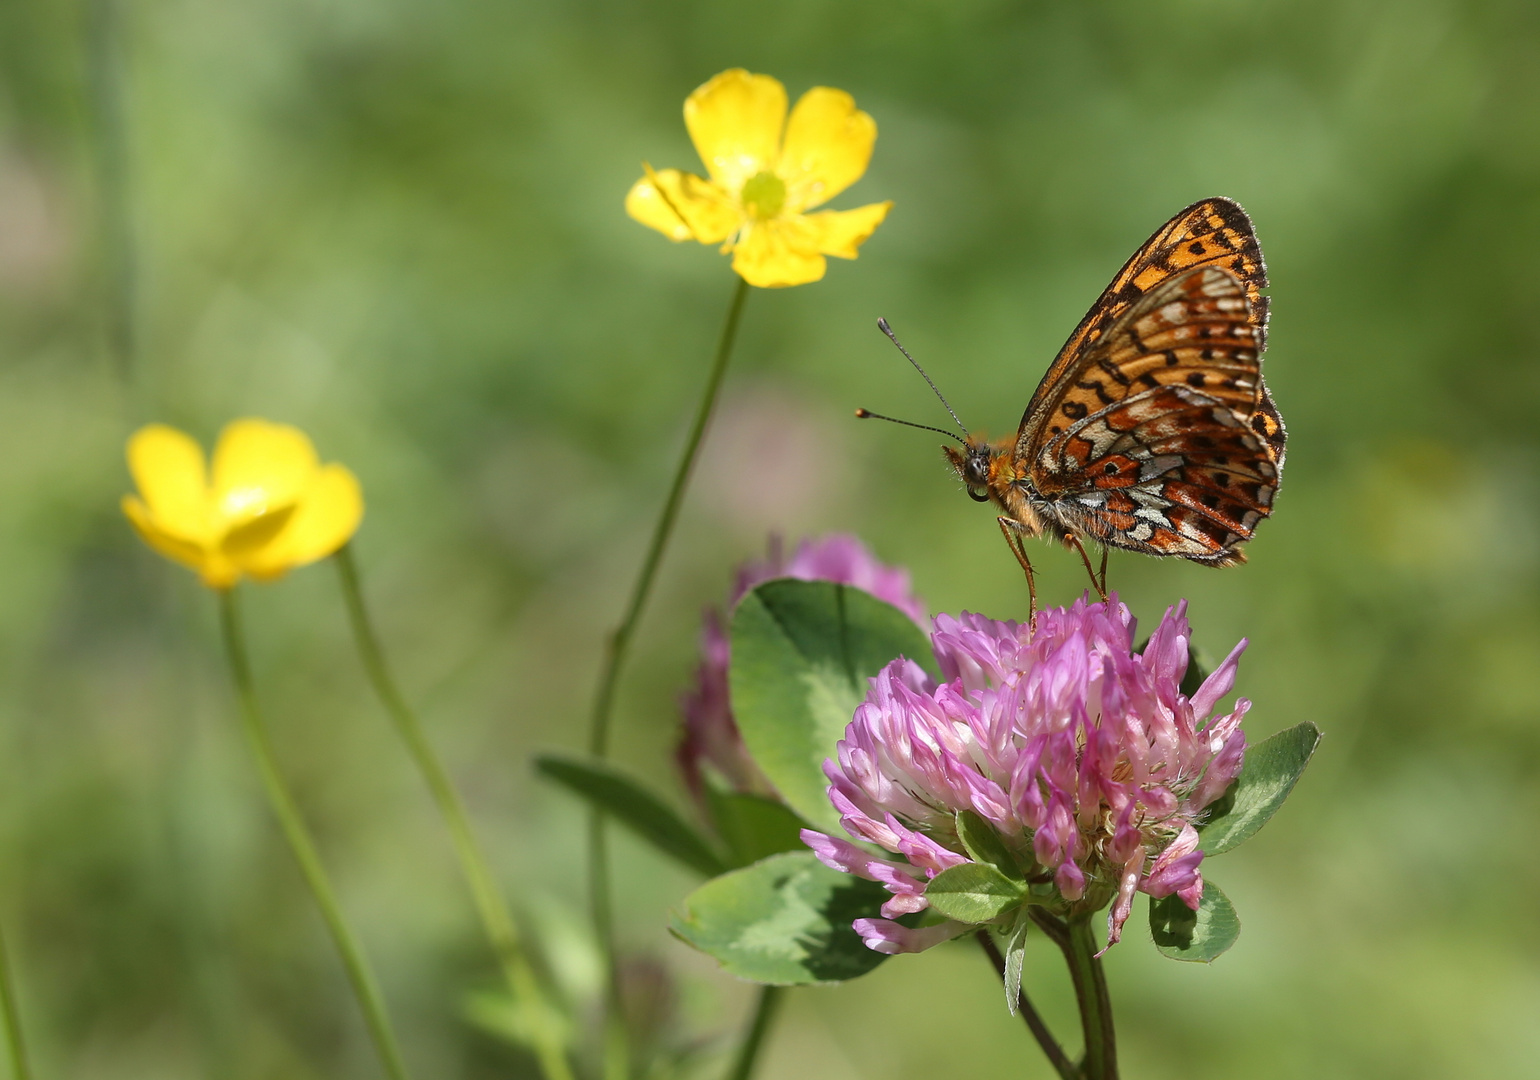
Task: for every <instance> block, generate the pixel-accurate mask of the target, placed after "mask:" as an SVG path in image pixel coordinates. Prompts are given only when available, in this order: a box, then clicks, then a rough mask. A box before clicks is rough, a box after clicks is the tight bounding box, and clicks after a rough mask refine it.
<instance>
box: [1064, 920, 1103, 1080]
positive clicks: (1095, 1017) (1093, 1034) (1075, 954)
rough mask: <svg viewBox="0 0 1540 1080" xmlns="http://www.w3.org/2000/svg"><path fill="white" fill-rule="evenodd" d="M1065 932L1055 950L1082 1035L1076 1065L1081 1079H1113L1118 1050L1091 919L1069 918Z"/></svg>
mask: <svg viewBox="0 0 1540 1080" xmlns="http://www.w3.org/2000/svg"><path fill="white" fill-rule="evenodd" d="M1061 925H1062V924H1061ZM1065 929H1066V931H1067V932H1066V934H1065V936H1064V937H1063V938H1062V939H1060V941H1059V947H1060V948H1062V949H1063V950H1064V959H1065V960H1067V961H1068V962H1069V975H1070V980H1071V981H1072V982H1073V983H1074V985H1075V1000H1076V1001H1077V1002H1078V1003H1079V1005H1080V1024H1081V1027H1082V1029H1083V1030H1084V1032H1085V1058H1084V1060H1082V1061H1081V1063H1080V1074H1081V1075H1082V1076H1083V1077H1085V1080H1117V1076H1118V1050H1117V1041H1116V1038H1115V1036H1114V1033H1113V1029H1112V999H1111V998H1110V997H1109V996H1108V994H1107V978H1106V975H1105V974H1104V973H1103V971H1102V962H1101V960H1099V959H1098V958H1097V956H1096V938H1095V936H1094V935H1093V934H1092V933H1091V917H1090V916H1089V915H1085V916H1081V917H1079V918H1075V919H1071V920H1070V921H1069V924H1068V926H1067V927H1066V928H1065Z"/></svg>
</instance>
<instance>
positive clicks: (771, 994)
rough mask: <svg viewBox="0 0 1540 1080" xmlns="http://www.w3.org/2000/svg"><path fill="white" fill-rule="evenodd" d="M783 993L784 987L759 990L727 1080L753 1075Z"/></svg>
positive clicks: (746, 1077) (746, 1078)
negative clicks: (747, 1029)
mask: <svg viewBox="0 0 1540 1080" xmlns="http://www.w3.org/2000/svg"><path fill="white" fill-rule="evenodd" d="M784 993H785V987H781V986H761V987H760V988H759V1001H758V1002H756V1003H755V1005H754V1019H753V1020H751V1021H750V1022H749V1032H748V1034H747V1035H745V1036H744V1037H743V1045H742V1046H740V1047H739V1048H738V1057H737V1060H735V1061H734V1062H733V1069H732V1072H730V1073H728V1074H727V1080H749V1078H750V1077H752V1076H753V1075H754V1066H755V1065H757V1064H758V1063H759V1051H760V1048H761V1047H762V1046H764V1044H765V1034H766V1033H767V1032H768V1031H769V1030H770V1024H771V1022H772V1021H773V1020H774V1019H775V1014H776V1011H777V1009H778V1008H779V1007H780V1004H781V996H782V995H783V994H784Z"/></svg>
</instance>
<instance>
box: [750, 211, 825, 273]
mask: <svg viewBox="0 0 1540 1080" xmlns="http://www.w3.org/2000/svg"><path fill="white" fill-rule="evenodd" d="M805 220H806V219H805V218H792V219H780V218H777V219H772V220H770V221H761V222H756V223H755V224H754V225H753V226H752V227H751V228H750V229H749V231H748V234H747V235H746V236H744V238H743V239H742V240H741V241H739V242H738V245H737V246H736V247H735V248H733V270H734V271H735V272H736V273H737V274H738V276H739V277H741V278H742V279H743V280H744V281H747V282H748V283H749V284H750V285H754V286H757V287H758V288H761V289H779V288H784V287H786V286H788V285H806V284H807V283H808V282H811V281H817V280H818V279H820V278H821V277H823V273H824V265H825V264H824V258H823V256H822V255H820V254H819V253H818V246H817V243H816V239H817V238H816V236H814V235H811V232H812V230H809V229H808V228H807V227H806V226H805V225H804V224H803V222H804V221H805Z"/></svg>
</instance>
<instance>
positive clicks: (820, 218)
mask: <svg viewBox="0 0 1540 1080" xmlns="http://www.w3.org/2000/svg"><path fill="white" fill-rule="evenodd" d="M892 206H893V204H892V203H891V202H880V203H872V204H870V205H869V206H859V207H857V208H856V209H854V210H820V211H818V212H817V213H816V214H807V215H804V217H803V218H802V220H803V221H804V222H806V223H807V226H806V227H807V229H808V236H809V238H810V242H811V243H812V244H813V246H814V247H815V248H816V249H817V250H818V251H820V252H822V253H823V254H825V255H833V256H834V257H836V258H839V259H854V258H855V257H856V254H857V251H856V249H857V248H859V247H860V246H861V245H862V244H863V243H864V242H865V241H866V238H867V237H868V236H871V235H872V233H874V232H876V231H877V226H879V225H881V224H882V222H883V220H884V219H885V218H886V217H887V216H888V210H889V209H890V208H891V207H892Z"/></svg>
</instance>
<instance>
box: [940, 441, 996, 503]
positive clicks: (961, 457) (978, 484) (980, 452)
mask: <svg viewBox="0 0 1540 1080" xmlns="http://www.w3.org/2000/svg"><path fill="white" fill-rule="evenodd" d="M941 449H942V450H944V451H945V452H946V458H947V460H948V461H950V462H951V463H952V468H954V469H956V470H957V475H958V476H960V477H962V482H963V485H964V486H965V487H966V488H967V489H968V498H970V499H972V500H973V501H974V502H988V501H989V489H990V481H991V479H992V478H991V474H992V473H993V472H995V470H996V466H995V462H996V460H997V459H998V458H999V456H1000V455H999V453H998V452H997V451H996V450H995V449H994V448H993V447H992V446H990V445H989V444H988V443H987V442H984V441H983V440H981V439H976V438H972V437H970V438H969V439H968V441H967V442H965V443H963V446H962V449H961V450H957V449H954V448H953V447H950V446H943V447H942V448H941Z"/></svg>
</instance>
